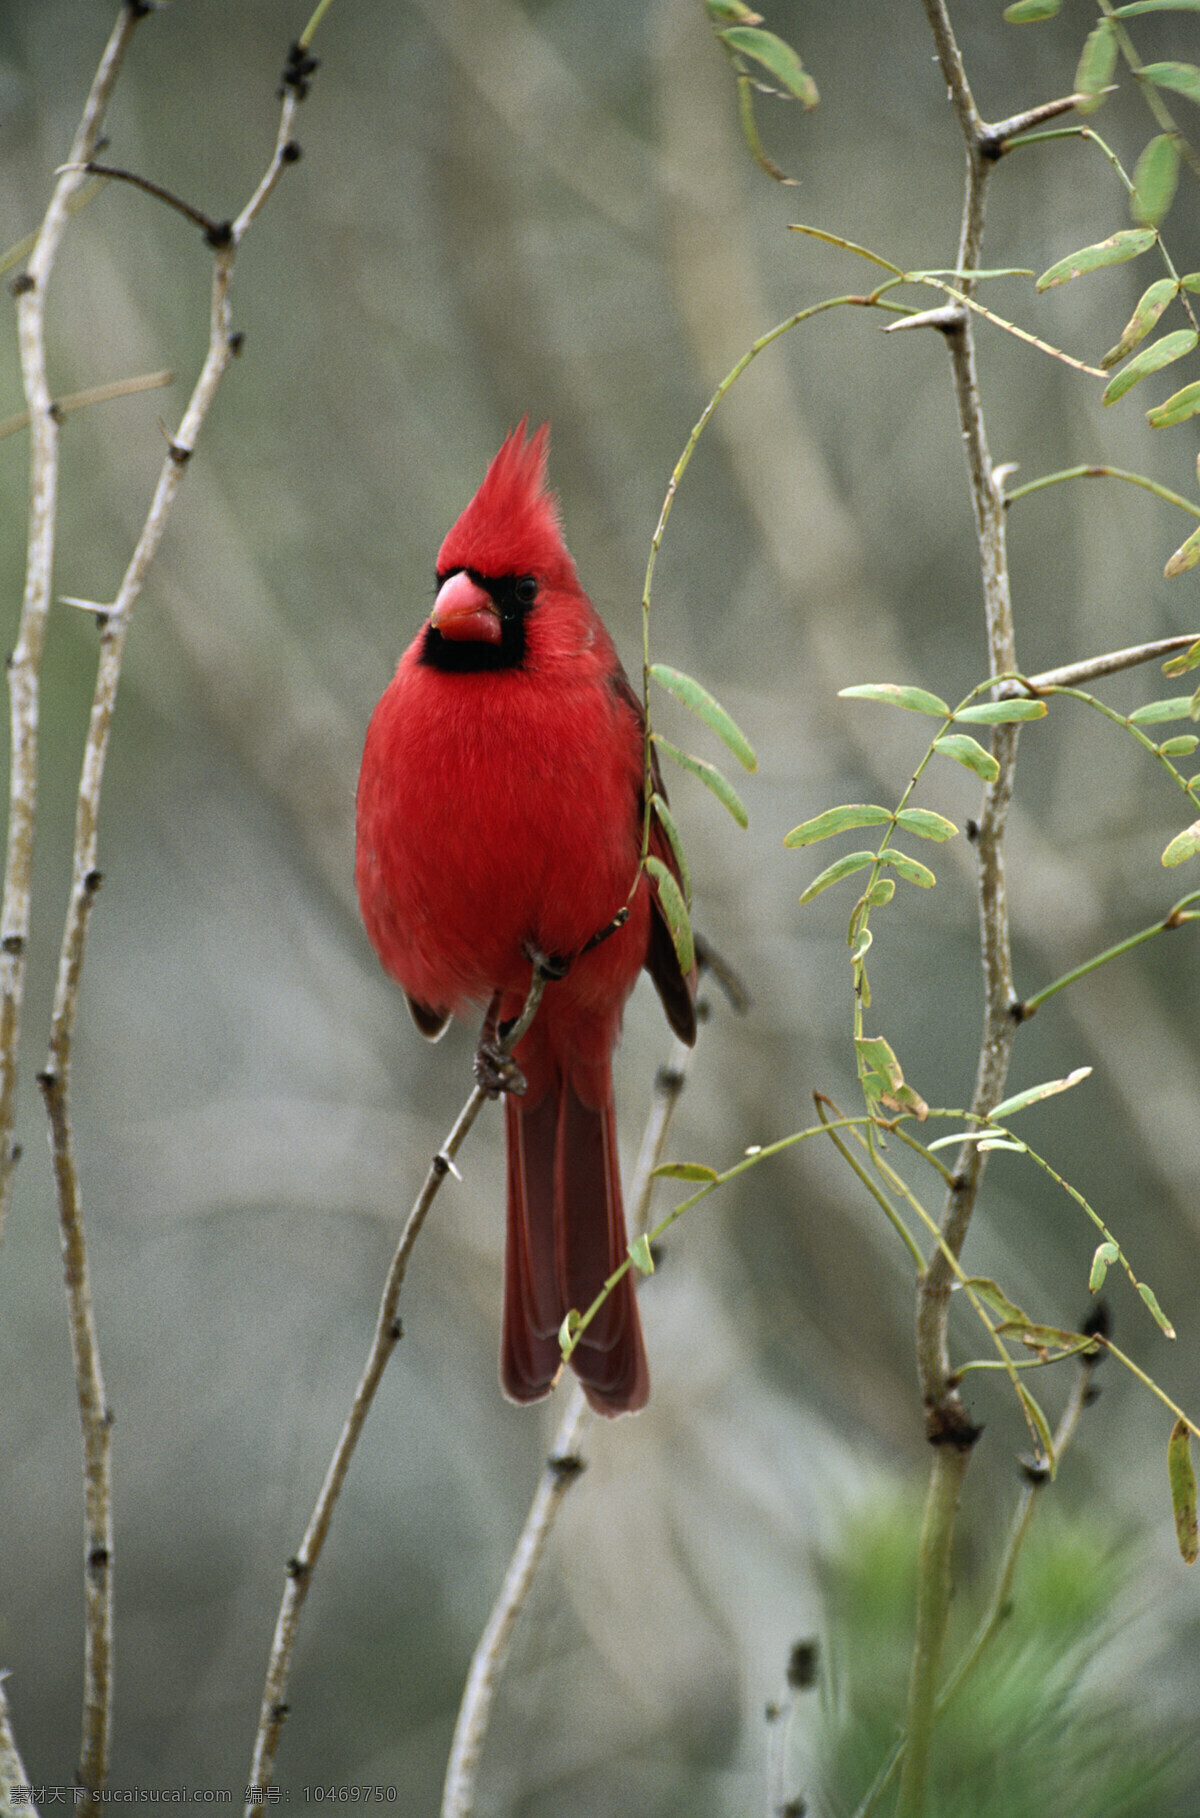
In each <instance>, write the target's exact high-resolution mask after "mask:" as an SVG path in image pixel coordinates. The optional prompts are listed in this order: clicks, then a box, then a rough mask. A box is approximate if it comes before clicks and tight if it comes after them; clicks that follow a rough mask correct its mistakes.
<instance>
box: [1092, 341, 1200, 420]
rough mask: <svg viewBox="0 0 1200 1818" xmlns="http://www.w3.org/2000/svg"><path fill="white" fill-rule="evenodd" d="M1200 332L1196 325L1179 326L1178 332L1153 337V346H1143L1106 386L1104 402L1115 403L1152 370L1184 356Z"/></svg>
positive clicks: (1157, 369)
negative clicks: (1161, 336) (1159, 337)
mask: <svg viewBox="0 0 1200 1818" xmlns="http://www.w3.org/2000/svg"><path fill="white" fill-rule="evenodd" d="M1197 342H1200V334H1197V333H1196V330H1195V329H1194V328H1177V329H1176V330H1175V332H1174V334H1170V335H1164V336H1163V338H1162V340H1161V341H1152V342H1151V343H1150V345H1149V347H1143V349H1142V351H1141V353H1140V354H1137V355H1135V357H1134V358H1133V359H1132V360H1131V361H1130V362H1129V364H1128V366H1125V367H1123V368H1122V369H1121V371H1120V372H1119V373H1117V374H1116V375H1115V377H1113V378H1111V379H1110V380H1109V381H1108V384H1107V385H1106V386H1105V388H1104V396H1103V397H1102V398H1101V400H1100V402H1101V403H1102V404H1115V403H1116V401H1117V399H1118V398H1123V397H1124V396H1125V393H1126V392H1127V391H1132V390H1133V387H1134V386H1135V385H1136V384H1137V383H1138V380H1139V379H1147V378H1149V376H1150V374H1151V373H1152V372H1161V370H1162V368H1163V367H1164V366H1170V365H1171V364H1172V363H1173V362H1174V361H1175V360H1182V359H1183V357H1184V355H1185V354H1190V353H1191V351H1192V349H1193V347H1195V346H1196V344H1197Z"/></svg>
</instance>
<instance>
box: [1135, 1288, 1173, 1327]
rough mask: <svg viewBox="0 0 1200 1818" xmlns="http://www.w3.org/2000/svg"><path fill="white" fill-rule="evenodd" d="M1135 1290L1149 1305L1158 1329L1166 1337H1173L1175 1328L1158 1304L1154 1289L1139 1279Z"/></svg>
mask: <svg viewBox="0 0 1200 1818" xmlns="http://www.w3.org/2000/svg"><path fill="white" fill-rule="evenodd" d="M1137 1291H1138V1293H1139V1294H1140V1295H1141V1297H1142V1299H1143V1300H1144V1301H1145V1303H1146V1305H1147V1306H1148V1307H1149V1309H1150V1314H1151V1317H1152V1318H1153V1320H1154V1323H1155V1325H1156V1326H1158V1328H1159V1330H1160V1331H1162V1332H1165V1333H1166V1335H1167V1337H1168V1338H1174V1336H1175V1328H1174V1326H1173V1325H1172V1324H1171V1322H1170V1320H1169V1319H1168V1318H1167V1316H1166V1314H1165V1313H1164V1312H1163V1310H1162V1308H1161V1307H1160V1306H1159V1304H1158V1301H1157V1299H1156V1297H1155V1293H1154V1289H1153V1288H1151V1287H1150V1286H1149V1285H1148V1284H1147V1283H1146V1282H1144V1281H1140V1282H1139V1283H1138V1285H1137Z"/></svg>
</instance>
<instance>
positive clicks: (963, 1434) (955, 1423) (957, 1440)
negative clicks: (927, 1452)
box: [925, 1401, 983, 1452]
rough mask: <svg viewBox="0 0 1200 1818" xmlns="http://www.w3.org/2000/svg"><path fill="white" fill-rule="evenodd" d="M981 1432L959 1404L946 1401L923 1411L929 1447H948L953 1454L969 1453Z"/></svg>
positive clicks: (981, 1429)
mask: <svg viewBox="0 0 1200 1818" xmlns="http://www.w3.org/2000/svg"><path fill="white" fill-rule="evenodd" d="M982 1432H983V1428H982V1427H977V1426H976V1425H975V1424H974V1422H973V1421H972V1420H971V1418H970V1416H969V1415H968V1414H967V1411H966V1409H965V1408H964V1407H963V1405H962V1403H961V1402H958V1401H948V1402H946V1403H944V1404H943V1405H941V1406H939V1407H927V1408H926V1410H925V1437H926V1439H927V1440H928V1441H929V1443H930V1445H931V1446H950V1447H951V1448H952V1450H954V1451H955V1452H969V1451H970V1450H971V1449H972V1447H973V1446H974V1444H975V1441H976V1440H977V1439H978V1438H979V1435H980V1434H981V1433H982Z"/></svg>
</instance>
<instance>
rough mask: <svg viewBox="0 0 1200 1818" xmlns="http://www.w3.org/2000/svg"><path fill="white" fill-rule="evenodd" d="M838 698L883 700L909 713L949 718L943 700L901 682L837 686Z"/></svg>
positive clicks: (924, 690) (948, 710) (890, 705)
mask: <svg viewBox="0 0 1200 1818" xmlns="http://www.w3.org/2000/svg"><path fill="white" fill-rule="evenodd" d="M838 698H839V699H840V700H843V701H846V700H852V701H883V702H885V703H886V704H887V705H888V706H889V707H907V708H908V709H909V711H910V712H911V713H927V714H929V715H930V716H931V717H932V718H933V719H947V720H948V719H949V718H950V709H949V708H948V707H947V705H946V703H945V701H939V699H938V697H937V695H936V694H930V693H929V692H928V690H927V689H925V688H909V687H907V686H905V684H904V683H902V682H860V683H859V684H858V685H857V687H854V688H839V689H838Z"/></svg>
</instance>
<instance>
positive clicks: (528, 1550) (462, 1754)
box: [441, 1042, 692, 1818]
mask: <svg viewBox="0 0 1200 1818" xmlns="http://www.w3.org/2000/svg"><path fill="white" fill-rule="evenodd" d="M691 1056H692V1050H691V1049H689V1048H687V1047H685V1046H684V1044H683V1043H682V1042H676V1044H675V1050H674V1053H673V1054H672V1056H671V1060H670V1062H669V1063H668V1065H667V1066H666V1067H664V1069H663V1070H662V1072H661V1073H660V1074H659V1076H658V1078H657V1080H656V1081H655V1091H654V1099H653V1102H652V1104H651V1107H650V1115H649V1117H648V1118H647V1120H646V1128H645V1131H644V1133H643V1135H642V1146H641V1150H640V1152H639V1154H638V1160H637V1167H636V1169H635V1171H634V1176H633V1183H632V1185H631V1187H630V1204H631V1206H632V1208H633V1212H632V1216H631V1219H630V1226H631V1229H632V1230H634V1231H638V1232H640V1231H643V1230H645V1228H646V1226H647V1224H648V1222H649V1211H650V1200H651V1195H652V1193H653V1189H654V1181H653V1178H652V1176H653V1172H654V1169H655V1168H656V1167H657V1166H658V1163H659V1161H660V1160H661V1158H662V1151H663V1145H664V1143H665V1141H666V1137H667V1131H668V1129H669V1128H670V1124H671V1117H672V1114H673V1112H674V1110H675V1106H676V1104H677V1103H678V1102H679V1095H680V1093H681V1092H682V1091H683V1087H684V1083H685V1081H686V1078H687V1068H688V1065H689V1062H690V1060H691ZM587 1412H588V1407H587V1401H586V1399H585V1397H584V1393H583V1390H582V1389H581V1387H580V1386H579V1384H578V1383H577V1382H576V1383H574V1384H573V1386H572V1388H571V1391H570V1394H569V1395H568V1397H567V1405H566V1407H565V1408H564V1410H563V1414H562V1419H561V1420H560V1421H559V1424H558V1429H557V1431H556V1432H555V1435H554V1440H553V1443H552V1445H551V1447H550V1456H549V1458H548V1459H547V1460H546V1467H545V1470H544V1471H543V1472H542V1477H541V1481H540V1482H539V1484H538V1487H537V1490H536V1492H535V1494H534V1498H533V1502H532V1503H531V1505H530V1509H529V1513H528V1515H527V1516H526V1517H525V1525H524V1527H523V1528H522V1529H521V1534H520V1538H519V1539H518V1541H517V1544H516V1548H515V1550H514V1552H513V1556H512V1559H511V1560H510V1561H509V1565H508V1570H507V1571H506V1572H505V1574H504V1579H503V1582H502V1584H501V1586H500V1594H499V1596H498V1597H497V1598H496V1602H495V1604H494V1605H493V1607H492V1613H491V1615H490V1616H489V1617H488V1620H487V1624H486V1626H485V1628H484V1631H483V1633H482V1635H481V1636H480V1637H479V1641H478V1643H477V1645H476V1648H475V1652H474V1654H473V1655H472V1657H471V1670H470V1672H469V1673H468V1675H467V1683H466V1686H465V1687H464V1689H463V1696H462V1703H461V1704H460V1706H459V1711H458V1721H457V1723H456V1724H455V1726H454V1740H453V1742H452V1743H451V1745H450V1759H449V1761H448V1762H447V1764H446V1781H445V1787H444V1790H443V1793H442V1812H441V1818H469V1815H470V1813H471V1812H472V1810H473V1809H474V1803H475V1780H476V1776H477V1774H478V1771H479V1758H480V1755H481V1754H482V1751H483V1744H484V1741H485V1739H486V1737H487V1730H488V1724H489V1723H490V1721H491V1715H492V1706H493V1704H494V1702H495V1697H496V1690H497V1687H498V1686H499V1683H500V1677H501V1674H502V1673H503V1672H504V1667H505V1664H506V1662H507V1660H508V1650H509V1646H510V1644H511V1641H512V1634H513V1630H514V1628H515V1627H516V1623H517V1618H518V1616H519V1615H520V1614H521V1611H522V1610H523V1609H524V1607H525V1600H526V1598H527V1597H528V1595H529V1590H530V1586H531V1585H532V1583H533V1580H534V1578H535V1576H536V1574H537V1569H538V1566H539V1565H540V1564H541V1560H542V1556H543V1554H544V1553H545V1550H546V1543H547V1541H548V1540H549V1538H550V1533H551V1530H552V1528H553V1526H554V1522H555V1519H556V1517H557V1515H558V1511H559V1509H560V1508H561V1506H562V1502H563V1498H564V1497H565V1496H566V1493H567V1491H568V1490H569V1489H570V1487H571V1485H572V1484H573V1483H575V1482H576V1481H577V1480H578V1477H579V1473H580V1472H581V1470H582V1469H583V1459H582V1457H581V1456H580V1451H579V1447H580V1441H581V1439H582V1436H583V1432H584V1429H585V1427H586V1425H587Z"/></svg>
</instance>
